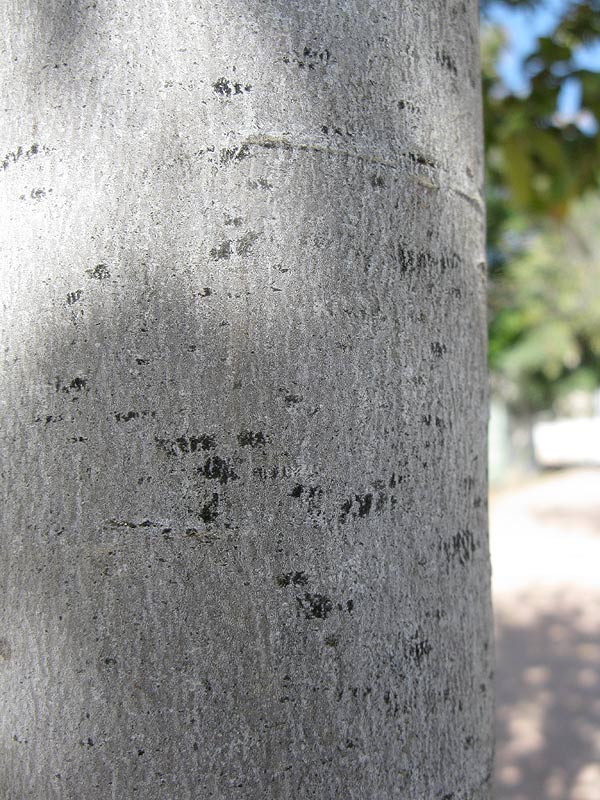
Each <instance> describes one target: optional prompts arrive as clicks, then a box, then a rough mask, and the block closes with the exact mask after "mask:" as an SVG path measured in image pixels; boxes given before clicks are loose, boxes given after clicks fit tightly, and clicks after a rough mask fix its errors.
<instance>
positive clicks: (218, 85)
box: [213, 78, 231, 97]
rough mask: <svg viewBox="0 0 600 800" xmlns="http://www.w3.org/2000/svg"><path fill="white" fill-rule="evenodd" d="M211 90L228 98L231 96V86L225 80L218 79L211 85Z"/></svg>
mask: <svg viewBox="0 0 600 800" xmlns="http://www.w3.org/2000/svg"><path fill="white" fill-rule="evenodd" d="M213 89H214V91H215V93H216V94H220V95H225V96H227V97H229V95H230V94H231V85H230V83H229V81H228V80H227V78H219V79H218V80H216V81H215V82H214V83H213Z"/></svg>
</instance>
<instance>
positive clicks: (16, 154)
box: [2, 144, 40, 169]
mask: <svg viewBox="0 0 600 800" xmlns="http://www.w3.org/2000/svg"><path fill="white" fill-rule="evenodd" d="M39 151H40V146H39V145H38V144H32V145H31V147H30V148H29V150H23V148H22V147H21V146H20V145H19V147H17V149H16V150H14V151H12V152H10V153H7V154H6V155H5V156H4V158H3V159H2V169H8V167H9V165H10V164H11V163H12V164H16V163H17V161H19V160H20V159H21V158H24V159H26V160H27V159H30V158H31V157H32V156H35V155H37V154H38V153H39Z"/></svg>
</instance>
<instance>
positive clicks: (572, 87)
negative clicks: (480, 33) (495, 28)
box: [488, 0, 600, 116]
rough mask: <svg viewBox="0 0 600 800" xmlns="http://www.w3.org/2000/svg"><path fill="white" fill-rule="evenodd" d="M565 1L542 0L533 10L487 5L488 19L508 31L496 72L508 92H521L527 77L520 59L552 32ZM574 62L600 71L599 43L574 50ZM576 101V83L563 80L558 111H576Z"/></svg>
mask: <svg viewBox="0 0 600 800" xmlns="http://www.w3.org/2000/svg"><path fill="white" fill-rule="evenodd" d="M569 4H570V3H569V2H568V0H546V2H545V3H544V4H543V5H542V6H540V7H538V8H536V9H535V10H532V9H526V8H508V7H506V6H505V5H503V4H502V3H500V2H499V3H494V4H493V5H492V6H491V7H489V9H488V12H489V13H488V15H489V17H490V19H491V20H492V21H493V22H497V23H499V24H500V25H502V26H503V27H504V28H506V30H507V31H508V35H509V46H508V48H507V50H506V52H505V53H504V55H503V57H502V59H501V62H500V65H499V71H500V75H501V77H502V79H503V80H504V82H505V83H506V85H507V86H508V87H509V88H510V89H511V90H512V91H514V92H523V91H525V90H526V89H527V80H526V78H525V76H524V74H523V69H522V63H523V60H524V59H525V58H526V57H527V56H528V55H529V54H530V53H531V52H532V51H533V50H534V47H535V40H536V39H537V38H538V37H540V36H546V35H548V34H549V33H550V32H551V31H552V29H553V28H554V26H555V25H556V22H557V20H558V19H559V17H560V16H561V14H562V13H563V11H564V9H565V7H566V6H567V5H569ZM577 64H578V66H580V67H582V68H585V69H594V70H598V71H600V43H598V44H597V45H596V46H595V47H585V48H581V49H580V51H579V52H578V53H577ZM579 104H580V97H579V87H578V85H577V83H576V82H575V81H566V83H565V86H564V87H563V90H562V92H561V96H560V98H559V111H560V112H561V113H562V114H565V115H568V116H570V115H571V114H574V113H575V112H576V111H577V110H578V108H579Z"/></svg>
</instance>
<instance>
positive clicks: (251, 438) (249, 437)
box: [238, 431, 267, 447]
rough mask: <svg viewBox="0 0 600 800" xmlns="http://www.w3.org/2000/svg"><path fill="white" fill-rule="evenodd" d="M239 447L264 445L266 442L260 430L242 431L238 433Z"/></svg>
mask: <svg viewBox="0 0 600 800" xmlns="http://www.w3.org/2000/svg"><path fill="white" fill-rule="evenodd" d="M238 442H239V443H240V446H241V447H264V446H265V445H266V443H267V440H266V438H265V435H264V433H263V432H262V431H242V432H241V433H240V434H239V435H238Z"/></svg>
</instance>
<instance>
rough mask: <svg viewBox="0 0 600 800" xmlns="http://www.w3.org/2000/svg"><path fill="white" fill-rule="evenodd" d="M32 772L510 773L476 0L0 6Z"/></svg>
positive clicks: (433, 779) (18, 697)
mask: <svg viewBox="0 0 600 800" xmlns="http://www.w3.org/2000/svg"><path fill="white" fill-rule="evenodd" d="M1 21H2V30H3V32H4V37H5V38H4V45H3V47H4V51H3V57H2V85H3V99H4V102H3V105H2V140H3V142H4V144H3V150H2V154H1V155H0V158H2V159H3V163H2V166H3V169H2V170H1V171H0V183H1V186H2V203H3V209H4V213H5V216H4V220H5V221H4V224H3V226H2V235H3V240H4V241H3V250H2V252H3V267H2V281H3V303H4V306H3V315H2V401H3V404H4V405H3V426H2V435H3V445H2V447H3V450H2V458H3V463H2V480H3V483H2V486H3V523H2V539H1V553H0V556H1V561H0V563H1V564H2V571H1V590H2V600H3V602H2V609H1V621H0V624H1V629H0V640H1V643H0V679H1V693H2V695H1V696H2V704H1V708H0V727H1V737H2V738H1V743H0V786H1V792H0V793H1V795H2V797H3V798H8V799H10V800H28V799H30V798H33V799H35V800H41V799H42V798H44V799H45V798H60V800H67V798H68V799H69V800H82V799H84V798H85V800H96V799H97V800H105V799H106V798H111V797H112V798H116V799H117V800H122V799H123V798H127V799H128V798H134V797H140V798H144V800H153V798H160V799H161V800H167V799H171V798H176V799H177V800H179V799H181V800H184V799H185V798H198V799H200V798H201V799H202V800H204V798H219V799H222V800H229V799H230V798H232V799H234V798H235V799H237V798H240V799H241V798H244V799H246V798H248V799H250V798H251V799H252V800H263V798H286V799H287V798H293V800H303V799H304V798H316V799H317V800H335V799H337V798H339V800H390V799H391V798H394V799H395V798H397V799H398V800H400V799H402V800H450V799H452V800H480V799H483V798H488V797H489V791H490V770H491V766H490V762H491V697H490V680H491V666H490V662H491V652H490V651H491V644H490V640H491V631H490V605H489V574H488V573H489V568H488V551H487V536H486V482H485V449H484V439H485V421H486V411H487V406H486V370H485V302H484V295H485V274H484V268H483V259H484V255H483V253H484V244H483V230H484V215H483V207H482V199H481V182H482V145H481V130H480V101H479V76H478V52H477V51H478V40H477V25H478V15H477V4H476V3H475V1H474V0H468V2H466V3H459V2H458V3H457V2H449V0H447V1H446V0H418V1H417V0H415V2H410V3H409V2H400V3H391V4H390V3H388V2H385V1H384V0H369V2H367V0H354V1H353V2H344V0H325V1H324V2H319V3H316V2H308V0H307V2H302V3H295V2H288V1H287V0H237V2H229V0H212V2H192V0H169V2H157V0H144V2H140V3H137V2H127V1H126V0H113V1H112V2H104V1H103V0H97V2H89V3H84V2H77V1H76V0H73V1H72V2H66V0H65V2H60V0H46V1H45V2H35V1H34V0H19V2H17V0H13V2H10V0H7V2H5V3H3V4H2V12H1Z"/></svg>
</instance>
